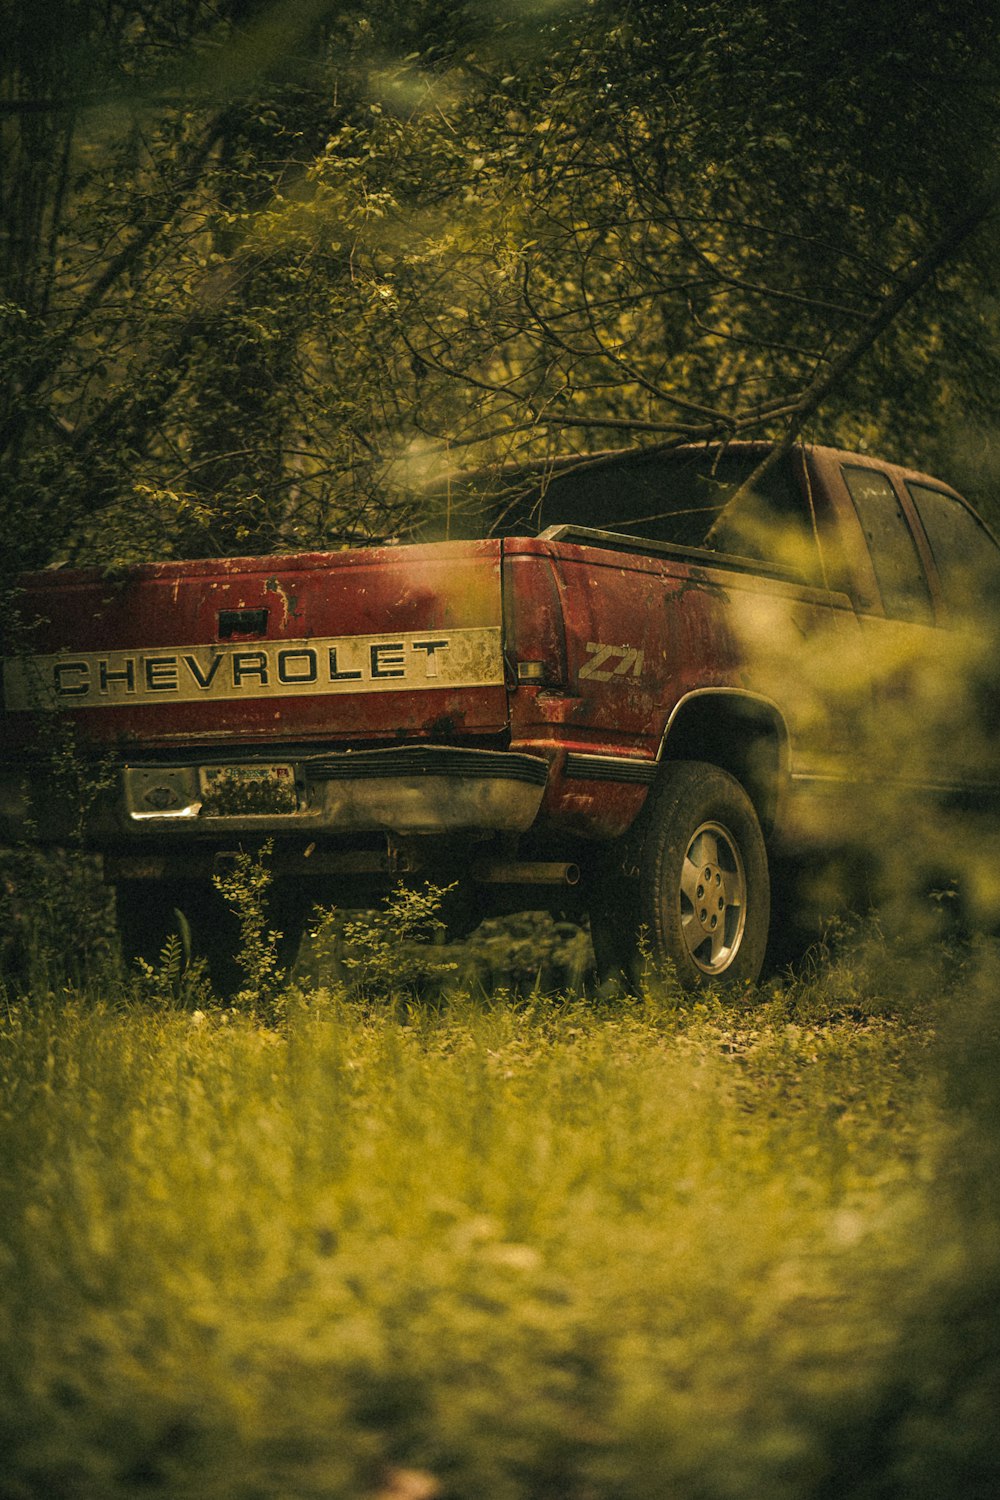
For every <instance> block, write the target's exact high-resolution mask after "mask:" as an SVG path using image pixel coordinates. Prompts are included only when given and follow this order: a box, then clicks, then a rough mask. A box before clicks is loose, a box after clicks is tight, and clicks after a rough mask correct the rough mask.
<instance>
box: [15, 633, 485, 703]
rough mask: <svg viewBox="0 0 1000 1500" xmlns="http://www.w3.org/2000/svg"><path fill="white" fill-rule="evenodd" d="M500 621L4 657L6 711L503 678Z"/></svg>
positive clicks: (473, 683) (407, 688) (470, 683)
mask: <svg viewBox="0 0 1000 1500" xmlns="http://www.w3.org/2000/svg"><path fill="white" fill-rule="evenodd" d="M503 680H504V675H503V654H502V651H501V642H500V630H499V627H497V626H486V627H483V628H481V629H461V630H443V631H433V630H431V631H427V630H424V631H410V632H406V631H401V632H400V633H399V634H398V635H393V636H373V635H347V636H323V637H319V638H316V639H313V640H296V641H261V642H259V643H258V642H255V643H254V644H253V645H252V646H247V645H242V644H241V645H239V646H229V645H218V646H173V647H169V646H167V647H162V646H161V647H153V648H150V649H142V648H137V649H136V650H133V651H105V652H96V651H78V652H69V651H66V652H60V654H59V655H58V656H27V657H14V658H10V659H8V660H7V661H5V662H4V664H3V690H4V703H5V706H6V708H7V709H14V710H17V709H39V708H41V709H52V708H72V709H76V708H120V707H122V706H123V705H126V704H134V703H168V702H170V703H198V702H201V701H203V700H206V699H234V698H270V697H286V696H300V697H301V696H303V695H308V694H313V693H324V694H325V693H374V692H385V691H387V690H393V689H395V690H396V691H403V692H411V691H413V690H414V689H421V688H445V687H446V688H455V687H492V686H498V685H502V683H503Z"/></svg>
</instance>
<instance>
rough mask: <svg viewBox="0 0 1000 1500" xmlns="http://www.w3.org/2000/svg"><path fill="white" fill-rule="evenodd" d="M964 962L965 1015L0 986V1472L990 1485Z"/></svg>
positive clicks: (987, 1034) (990, 1389)
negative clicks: (181, 1001)
mask: <svg viewBox="0 0 1000 1500" xmlns="http://www.w3.org/2000/svg"><path fill="white" fill-rule="evenodd" d="M968 964H969V967H968V969H967V971H966V972H964V973H963V974H961V975H959V976H958V978H959V981H960V987H959V988H958V989H957V990H955V991H954V992H953V994H952V996H951V1003H952V1004H956V1003H957V1002H958V1001H959V1000H960V999H961V998H962V997H963V996H964V997H965V1008H963V1009H962V1016H961V1020H960V1022H956V1024H955V1028H954V1030H953V1031H952V1030H949V1022H948V1020H947V1017H945V1018H943V1019H942V1014H941V1013H939V1012H938V1011H936V1010H935V1009H934V1007H933V1006H932V1004H931V1000H930V998H929V997H928V996H927V995H926V994H924V995H917V994H914V995H913V996H911V1000H912V1008H911V1010H910V1012H909V1013H907V1012H906V1008H905V1005H904V1001H903V997H901V996H899V995H897V996H896V997H895V999H894V1001H893V1005H892V1006H891V1007H882V1008H881V1010H880V1008H879V1006H878V1005H877V1003H876V1001H877V993H876V992H875V991H865V992H864V993H862V988H863V987H862V986H861V980H860V979H859V978H858V972H857V970H852V972H853V973H854V982H855V985H856V989H857V993H856V994H855V998H854V1001H853V1002H852V1004H853V1010H852V1011H851V1012H850V1013H848V1012H846V1011H845V1010H844V1008H843V1007H842V1006H841V1005H840V1004H839V1001H838V997H837V996H836V995H835V994H833V993H832V992H831V994H830V995H829V996H828V997H827V998H826V999H825V1000H823V999H822V998H816V997H814V998H813V1000H812V1001H811V1002H810V1001H809V997H808V996H807V994H806V993H805V990H804V987H802V986H800V988H799V989H798V990H796V987H795V983H794V982H792V981H789V982H787V983H784V984H780V985H776V986H774V987H773V988H772V989H770V990H768V991H764V992H762V993H759V994H757V995H756V996H754V997H749V996H748V997H747V1000H746V1003H745V1004H744V1005H738V1006H736V1007H735V1008H734V1007H731V1006H730V1007H727V1006H723V1005H722V1004H721V1003H720V1002H718V1001H717V1000H716V999H715V998H714V997H713V996H711V995H707V996H705V997H701V998H699V1000H698V1001H697V1002H696V1003H694V1004H690V1005H688V1006H687V1007H686V1008H681V1007H679V1006H677V1005H675V1004H673V1003H672V1001H671V1000H670V997H669V995H667V996H665V997H664V998H663V1000H662V1003H661V1002H659V1001H657V999H656V997H655V995H652V996H647V997H646V999H645V1000H637V1001H628V1000H620V1001H617V1002H612V1001H605V1002H602V1003H601V1004H600V1005H591V1004H587V1003H586V1002H584V1001H581V1000H564V1001H545V1000H543V999H542V998H541V997H540V996H539V995H537V994H536V995H533V996H528V997H527V998H524V999H521V1000H517V1001H515V1000H513V999H511V998H509V997H507V998H505V997H504V996H502V995H500V996H497V995H494V996H489V997H486V996H484V997H482V998H481V999H478V1000H477V999H474V998H471V997H469V996H467V995H456V996H453V997H452V998H451V1000H450V1001H449V1000H443V1001H441V1002H440V1003H437V1004H435V1006H434V1007H425V1006H420V1005H415V1004H412V1003H411V1004H409V1005H402V1004H401V1005H399V1006H393V1005H389V1006H384V1005H383V1006H376V1005H371V1004H359V1003H357V1002H355V1001H350V1000H348V999H347V998H345V994H344V992H343V991H339V992H338V991H327V992H322V993H314V994H311V995H305V996H303V997H302V998H301V1000H300V1002H299V1003H297V1004H295V1005H292V1004H289V1005H287V1006H286V1009H285V1011H284V1020H283V1025H282V1030H281V1031H280V1033H279V1032H276V1031H273V1030H269V1029H267V1028H264V1027H262V1026H261V1025H260V1024H259V1022H255V1021H252V1020H251V1019H249V1018H246V1017H241V1016H240V1015H237V1014H232V1013H219V1012H216V1013H214V1014H211V1013H210V1014H208V1015H203V1014H201V1013H199V1012H195V1013H194V1014H190V1015H184V1014H181V1013H179V1012H176V1011H170V1010H162V1009H161V1010H159V1011H157V1012H154V1011H151V1010H149V1009H148V1008H141V1007H140V1008H136V1007H133V1008H132V1010H131V1011H127V1012H124V1013H123V1012H121V1011H120V1010H117V1011H116V1010H115V1009H113V1008H111V1007H110V1006H108V1005H106V1004H102V1003H100V1002H99V1001H98V1000H95V998H94V997H93V996H89V997H81V996H77V995H74V994H72V993H68V992H67V993H64V994H63V995H62V996H61V997H60V999H59V1001H58V1003H56V1001H50V1002H43V1001H41V1000H35V1001H34V1002H32V1003H28V1002H27V1001H25V1002H21V1003H13V1002H11V1003H8V1006H7V1008H6V1011H5V1013H0V1043H2V1046H0V1262H2V1265H3V1271H4V1275H3V1287H4V1290H3V1295H2V1298H0V1451H3V1452H4V1454H5V1461H4V1463H3V1465H2V1466H0V1496H3V1497H4V1500H26V1497H36V1496H37V1497H42V1496H44V1497H46V1500H48V1497H52V1496H67V1497H69V1496H73V1497H75V1500H89V1497H95V1500H97V1497H100V1500H125V1497H129V1500H132V1497H134V1496H135V1495H136V1494H138V1493H140V1492H142V1493H150V1492H156V1493H159V1494H161V1495H164V1496H169V1497H174V1496H177V1497H185V1500H187V1497H192V1500H193V1497H198V1500H203V1497H204V1500H250V1497H271V1496H281V1497H283V1500H284V1497H288V1500H298V1497H310V1500H320V1497H322V1500H331V1497H345V1500H346V1497H351V1500H353V1497H358V1500H364V1497H368V1496H374V1495H377V1494H379V1493H380V1492H382V1491H386V1490H390V1489H391V1486H392V1484H393V1483H394V1482H397V1483H398V1484H401V1483H404V1480H402V1479H400V1478H399V1476H400V1475H401V1474H402V1475H406V1474H409V1475H410V1477H411V1480H412V1483H413V1484H414V1485H417V1484H418V1483H419V1484H423V1485H424V1488H425V1490H426V1492H427V1493H428V1494H437V1495H439V1496H441V1497H444V1500H471V1497H478V1496H481V1495H489V1496H490V1497H491V1500H494V1497H495V1500H521V1497H542V1496H552V1497H560V1500H564V1497H565V1500H633V1497H635V1496H640V1495H641V1496H652V1497H660V1496H662V1497H667V1496H671V1497H672V1496H683V1497H689V1496H690V1497H695V1500H740V1497H747V1500H757V1497H759V1496H762V1495H767V1496H769V1497H771V1496H774V1497H777V1500H782V1497H788V1500H799V1497H802V1500H805V1497H809V1500H819V1497H824V1496H830V1497H832V1496H837V1497H838V1500H840V1497H841V1496H857V1497H859V1500H860V1497H861V1496H876V1495H877V1496H880V1497H882V1496H885V1497H894V1496H899V1497H900V1500H903V1497H905V1500H911V1497H913V1500H924V1497H926V1500H931V1497H932V1496H933V1500H941V1497H942V1496H945V1497H947V1496H952V1495H954V1496H959V1495H961V1496H962V1497H963V1500H964V1497H966V1496H970V1495H971V1496H978V1495H983V1496H985V1495H986V1494H989V1493H992V1492H993V1489H995V1483H994V1481H995V1480H996V1478H997V1472H996V1463H995V1461H994V1459H993V1457H992V1453H991V1440H990V1438H989V1437H988V1436H986V1435H984V1433H986V1432H987V1431H988V1430H989V1424H987V1423H986V1422H985V1419H984V1413H985V1412H986V1410H987V1408H988V1407H989V1405H990V1402H991V1399H992V1397H993V1395H994V1385H995V1377H996V1370H997V1364H998V1360H997V1349H998V1344H1000V1338H998V1334H1000V1328H998V1320H997V1317H996V1314H995V1312H994V1310H993V1309H994V1307H995V1305H996V1302H995V1298H994V1297H993V1293H994V1292H995V1291H996V1289H997V1285H998V1279H997V1276H996V1268H997V1256H996V1254H995V1252H994V1250H993V1249H992V1248H991V1247H992V1246H993V1245H994V1244H995V1241H996V1223H997V1216H996V1212H995V1209H996V1202H995V1197H996V1195H995V1194H994V1195H993V1197H992V1198H991V1197H990V1194H989V1192H987V1191H986V1188H985V1187H984V1183H983V1171H981V1170H980V1168H979V1166H978V1165H977V1164H978V1163H982V1162H985V1161H986V1160H987V1155H986V1151H985V1147H984V1145H983V1143H984V1142H988V1141H991V1140H992V1141H994V1145H995V1141H996V1136H995V1135H994V1134H993V1128H994V1127H993V1124H992V1123H991V1119H992V1117H991V1114H990V1111H991V1110H992V1109H993V1108H994V1102H993V1101H995V1099H996V1089H995V1083H992V1082H991V1081H990V1080H991V1078H995V1070H996V1061H997V1059H998V1057H1000V1041H998V1038H997V1035H996V1028H995V1026H993V1027H992V1028H990V1027H985V1028H984V1030H983V1032H982V1040H983V1049H982V1050H983V1056H982V1057H977V1056H976V1055H975V1047H974V1045H973V1043H972V1037H973V1034H974V1030H975V1026H976V1022H975V1019H974V1017H975V1016H976V1015H980V1014H982V1013H983V1008H984V1007H987V1006H989V1005H990V1004H992V997H993V981H994V976H993V975H992V972H991V971H990V969H989V966H988V963H987V961H986V958H985V957H984V958H982V960H981V961H978V960H977V961H976V962H974V961H973V959H972V958H971V957H970V959H969V961H968ZM977 986H978V991H977ZM833 988H836V986H833ZM751 1000H752V1001H753V1003H751ZM810 1006H811V1008H810ZM990 1059H992V1062H991V1061H990ZM991 1069H992V1071H991ZM970 1070H971V1071H970ZM969 1080H972V1081H969ZM995 1159H996V1157H995V1152H994V1156H992V1157H990V1158H989V1160H990V1161H992V1162H995ZM984 1170H985V1169H984ZM990 1170H992V1168H990ZM986 1177H987V1178H988V1177H989V1172H986ZM966 1349H968V1350H971V1351H974V1354H975V1362H974V1363H973V1364H971V1365H970V1366H969V1367H968V1368H967V1367H966V1366H965V1364H964V1363H963V1351H964V1350H966ZM406 1482H410V1481H406Z"/></svg>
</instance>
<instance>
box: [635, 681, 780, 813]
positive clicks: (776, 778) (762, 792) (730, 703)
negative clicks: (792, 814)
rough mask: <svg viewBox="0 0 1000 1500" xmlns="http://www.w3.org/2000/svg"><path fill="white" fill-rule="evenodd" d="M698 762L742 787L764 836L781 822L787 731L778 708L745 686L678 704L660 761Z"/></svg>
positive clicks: (703, 692)
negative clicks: (715, 767)
mask: <svg viewBox="0 0 1000 1500" xmlns="http://www.w3.org/2000/svg"><path fill="white" fill-rule="evenodd" d="M677 760H700V761H706V762H707V763H709V764H710V765H715V766H719V767H720V768H721V769H722V770H723V771H728V772H729V774H730V775H731V776H735V778H736V780H737V781H738V782H739V783H740V784H741V786H743V787H744V788H745V790H746V792H747V795H748V796H749V798H750V800H751V802H752V803H753V805H754V810H755V811H756V813H757V817H758V820H759V822H760V825H761V829H762V830H763V833H764V836H765V838H766V837H768V836H769V835H770V833H771V832H772V830H773V829H774V826H775V823H776V822H777V819H778V809H779V804H780V800H781V792H782V787H783V785H784V782H785V779H786V777H787V768H788V727H787V725H786V723H785V720H784V717H783V715H782V713H781V710H780V709H779V708H778V706H777V704H776V703H774V702H773V701H772V700H771V699H769V698H765V697H762V696H761V695H760V694H757V693H752V692H749V691H746V690H744V689H741V688H696V689H694V690H693V691H692V692H690V693H687V694H686V695H685V696H684V697H683V698H682V699H680V701H679V702H678V703H677V704H675V706H674V708H673V710H672V711H671V714H670V717H669V719H668V720H667V724H666V728H665V729H664V731H663V738H662V740H661V741H660V749H659V753H658V755H657V761H658V762H659V763H660V764H661V765H664V764H668V763H670V762H672V761H677Z"/></svg>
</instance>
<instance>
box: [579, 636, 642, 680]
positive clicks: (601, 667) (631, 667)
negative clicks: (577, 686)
mask: <svg viewBox="0 0 1000 1500" xmlns="http://www.w3.org/2000/svg"><path fill="white" fill-rule="evenodd" d="M587 654H588V656H589V658H590V660H589V661H585V662H584V663H583V666H582V667H581V668H580V674H579V675H580V679H581V681H584V680H589V681H590V682H611V681H613V679H614V678H616V677H641V676H642V662H643V653H642V652H641V651H638V650H636V648H635V647H634V646H602V645H599V644H598V642H597V641H588V642H587Z"/></svg>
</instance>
